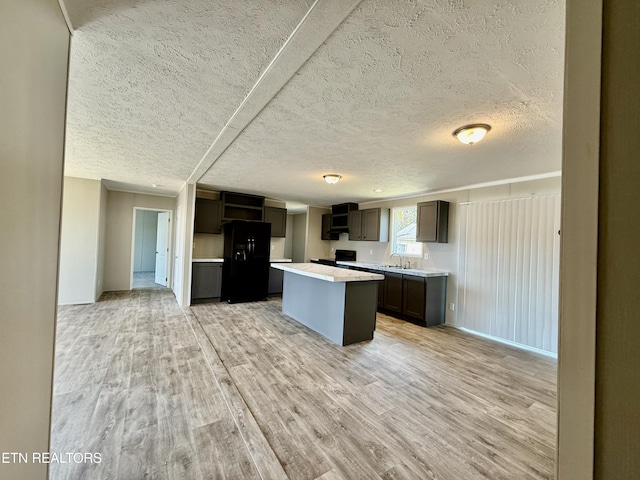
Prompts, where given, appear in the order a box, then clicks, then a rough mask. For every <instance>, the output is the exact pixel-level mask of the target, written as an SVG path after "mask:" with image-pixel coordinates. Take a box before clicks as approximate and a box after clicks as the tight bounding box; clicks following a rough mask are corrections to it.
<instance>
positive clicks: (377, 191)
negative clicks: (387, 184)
mask: <svg viewBox="0 0 640 480" xmlns="http://www.w3.org/2000/svg"><path fill="white" fill-rule="evenodd" d="M374 192H376V193H381V192H382V190H381V189H379V188H376V189H375V190H374Z"/></svg>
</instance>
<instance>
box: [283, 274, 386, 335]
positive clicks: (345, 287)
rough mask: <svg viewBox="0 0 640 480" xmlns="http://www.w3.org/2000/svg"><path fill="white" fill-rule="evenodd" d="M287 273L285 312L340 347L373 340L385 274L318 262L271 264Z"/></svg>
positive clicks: (285, 280)
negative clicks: (379, 284) (380, 291)
mask: <svg viewBox="0 0 640 480" xmlns="http://www.w3.org/2000/svg"><path fill="white" fill-rule="evenodd" d="M271 267H272V268H277V269H279V270H283V271H284V283H283V292H282V313H284V314H285V315H287V316H289V317H291V318H293V319H294V320H297V321H298V322H300V323H302V324H303V325H306V326H307V327H309V328H310V329H312V330H314V331H316V332H318V333H319V334H321V335H323V336H325V337H326V338H328V339H329V340H331V341H332V342H334V343H337V344H338V345H343V346H344V345H350V344H352V343H357V342H362V341H365V340H371V339H372V338H373V331H374V330H375V327H376V309H377V303H378V300H377V298H378V282H379V281H383V280H384V275H380V274H377V273H369V272H359V271H355V270H347V269H345V268H338V267H330V266H327V265H318V264H315V263H290V264H285V263H272V264H271Z"/></svg>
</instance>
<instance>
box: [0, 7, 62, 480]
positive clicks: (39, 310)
mask: <svg viewBox="0 0 640 480" xmlns="http://www.w3.org/2000/svg"><path fill="white" fill-rule="evenodd" d="M68 51H69V31H68V29H67V27H66V24H65V22H64V18H63V16H62V13H61V12H60V7H59V6H58V2H57V1H56V0H29V1H18V2H12V1H6V0H5V1H2V2H0V72H2V73H0V105H1V113H0V172H1V173H0V204H1V205H2V207H3V208H2V209H0V224H1V225H2V227H1V228H0V245H2V249H0V263H1V264H2V271H3V275H2V276H1V277H0V305H1V306H2V317H1V318H2V335H0V379H2V387H1V393H0V452H47V451H48V450H49V425H50V408H51V389H52V370H53V347H54V332H55V318H56V303H57V291H56V283H57V273H58V247H59V239H60V217H61V201H62V176H63V173H62V170H63V155H64V129H65V108H66V87H67V65H68ZM46 476H47V466H46V465H44V464H37V463H36V464H34V463H29V464H0V477H2V478H3V479H4V478H6V479H20V480H35V479H41V480H42V479H44V478H46Z"/></svg>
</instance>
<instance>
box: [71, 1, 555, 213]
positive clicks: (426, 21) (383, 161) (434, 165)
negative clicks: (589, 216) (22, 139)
mask: <svg viewBox="0 0 640 480" xmlns="http://www.w3.org/2000/svg"><path fill="white" fill-rule="evenodd" d="M318 3H319V4H322V3H325V4H327V5H328V6H329V7H331V1H330V0H324V1H323V0H321V1H320V2H318ZM351 3H353V5H356V4H358V3H359V5H357V7H356V8H355V10H353V11H351V8H352V7H349V8H348V9H347V10H345V13H344V16H345V17H346V18H345V19H344V21H343V22H342V23H341V24H340V25H339V26H338V27H337V28H336V29H335V31H333V33H331V32H330V31H326V35H329V34H330V36H329V37H328V38H326V39H325V40H324V42H322V41H321V40H322V39H323V38H324V37H323V36H322V35H324V33H322V32H320V33H319V31H320V30H321V29H322V28H324V29H325V30H326V29H331V30H333V28H335V25H338V23H339V22H337V23H335V25H332V26H329V25H327V24H321V20H314V19H313V18H311V19H307V21H306V23H305V22H303V23H302V24H300V25H299V26H298V29H297V30H296V35H295V36H293V37H294V38H291V39H290V42H289V45H288V55H289V56H290V57H293V56H295V54H296V53H298V57H300V58H298V59H297V60H296V61H297V62H298V63H299V64H300V65H302V67H301V68H299V69H298V65H297V64H296V63H295V61H289V62H281V63H282V64H283V65H282V66H281V65H280V64H278V63H275V64H274V65H271V66H270V69H269V71H268V72H267V73H266V74H265V75H264V76H263V77H264V78H275V77H278V76H279V77H280V80H279V81H281V84H282V85H284V87H282V88H281V89H280V86H279V85H278V84H277V82H276V83H273V82H272V86H271V89H272V93H269V96H268V98H266V100H265V99H263V103H264V104H266V103H267V102H268V100H269V99H270V98H271V97H272V96H273V94H275V93H276V92H277V94H276V95H275V97H273V98H272V99H271V101H270V102H269V103H268V104H267V106H266V107H265V108H264V109H262V106H263V105H262V104H257V105H258V106H257V107H256V108H257V109H256V110H255V112H256V113H257V112H258V111H259V112H260V113H259V114H258V115H257V116H255V118H253V116H254V115H255V113H251V115H250V116H247V117H246V121H245V122H244V123H241V124H238V125H236V126H237V131H236V132H235V133H234V134H233V135H231V136H229V138H228V139H227V141H225V142H222V140H224V138H223V137H224V135H221V136H220V137H218V135H219V134H220V132H221V130H222V129H223V127H225V125H227V126H230V125H233V124H234V122H233V121H230V120H231V119H232V116H233V118H234V119H237V118H239V117H241V115H238V112H241V111H242V109H243V108H245V110H246V109H247V108H248V107H247V105H249V104H250V103H251V102H249V101H247V99H249V98H250V97H247V94H248V93H249V91H250V90H251V89H252V87H254V85H255V84H256V81H257V80H258V78H259V77H260V75H261V73H262V72H264V71H265V69H266V68H267V66H268V65H269V64H270V62H271V60H272V59H273V58H274V56H275V55H276V54H277V53H278V51H279V50H280V48H281V47H282V45H283V44H284V42H285V41H286V40H287V38H288V37H289V36H290V35H291V33H292V32H293V31H294V29H296V26H297V25H298V23H299V22H300V21H301V20H302V19H303V17H305V14H306V13H307V10H308V7H309V4H310V2H303V1H298V2H293V1H276V0H271V1H263V0H260V1H253V2H239V1H238V2H234V1H226V2H224V1H204V0H201V1H191V2H182V1H177V0H176V1H159V0H158V1H151V0H149V1H147V2H140V1H139V2H132V1H130V0H129V1H123V0H121V1H114V0H112V1H110V2H106V1H104V0H103V1H101V2H94V3H87V2H86V1H80V0H73V1H71V0H65V4H66V6H67V9H68V10H69V14H70V17H71V20H72V23H73V24H74V26H75V27H76V28H79V30H78V31H76V32H75V35H74V38H73V42H72V63H71V74H70V87H69V113H68V144H67V168H66V174H67V175H72V176H80V177H89V178H105V179H109V180H111V181H113V182H114V183H116V182H120V183H122V184H128V185H131V187H130V188H135V185H139V186H140V188H141V189H143V188H146V187H148V186H149V185H150V184H152V183H156V184H161V185H163V186H164V187H162V188H163V189H164V191H166V192H167V193H175V192H176V191H177V189H179V188H180V186H181V185H182V183H183V182H184V181H185V180H187V179H188V178H189V177H192V179H195V180H198V179H199V180H200V183H203V184H205V185H208V186H210V187H212V188H216V189H227V190H237V191H245V192H253V193H262V194H265V195H267V196H269V197H273V198H279V199H284V200H293V201H298V202H303V203H309V204H316V205H329V204H332V203H338V202H342V201H364V200H370V199H373V198H384V197H395V196H401V195H409V194H412V193H421V192H425V191H428V190H432V189H439V188H450V187H456V186H463V185H469V184H476V183H482V182H489V181H495V180H500V179H508V178H514V177H520V176H528V175H536V174H543V173H548V172H552V171H557V170H559V169H560V162H561V121H562V78H563V56H564V53H563V45H564V3H563V2H562V1H559V0H558V1H554V0H550V1H526V0H512V1H509V2H505V1H495V0H493V1H489V0H464V1H462V0H449V1H436V2H434V1H406V0H402V1H400V0H396V1H393V0H364V1H362V2H357V1H356V2H351ZM317 8H319V7H317V6H316V9H317ZM334 10H335V9H334ZM349 12H351V13H349ZM317 16H318V17H323V18H324V17H325V16H326V15H317ZM325 23H326V22H325ZM321 27H322V28H321ZM312 37H313V38H314V40H313V41H318V39H320V43H319V45H320V47H319V48H317V50H315V48H316V47H315V46H314V47H313V49H314V50H315V52H312V51H309V45H313V43H312V42H311V40H309V39H311V38H312ZM305 49H306V50H305ZM285 53H287V52H285ZM283 56H284V55H283ZM306 57H309V58H308V59H306ZM305 59H306V62H304V60H305ZM296 70H297V71H296ZM269 75H270V76H271V77H269ZM289 77H291V78H290V79H289ZM287 80H288V82H287ZM263 83H266V82H263ZM285 83H286V84H285ZM273 85H277V88H274V87H273ZM278 90H279V91H278ZM256 92H258V93H259V92H267V93H268V92H269V90H268V89H267V88H265V87H264V86H263V85H261V84H258V85H256V86H255V88H254V90H253V92H252V93H254V94H255V93H256ZM254 96H259V95H254ZM263 97H264V94H263ZM243 101H244V103H243ZM238 107H241V108H240V109H239V108H238ZM259 109H262V110H261V111H260V110H259ZM234 114H235V116H234ZM470 122H483V123H489V124H491V125H492V127H493V128H492V130H491V132H490V133H489V134H488V135H487V137H486V139H485V140H484V141H483V142H481V143H479V144H477V145H473V146H468V145H462V144H460V143H459V142H457V140H455V139H454V138H453V137H452V136H451V132H452V131H453V130H454V129H455V128H456V127H458V126H460V125H463V124H465V123H470ZM238 133H239V135H238ZM236 135H237V137H236ZM217 137H218V138H217ZM212 143H213V144H214V146H216V145H218V146H219V148H217V149H215V148H212V149H211V150H210V151H209V152H208V153H207V150H208V149H209V147H210V146H211V144H212ZM212 152H213V153H212ZM199 163H200V166H199V167H198V164H199ZM209 166H210V168H209V170H208V171H207V173H206V174H205V175H204V176H203V177H202V178H200V175H201V173H202V172H204V171H206V169H207V167H209ZM333 172H335V173H339V174H341V175H343V180H342V181H341V182H340V183H338V184H337V185H331V186H330V185H327V184H325V183H324V182H322V174H324V173H333ZM194 174H195V177H196V178H193V177H194ZM375 188H381V189H383V192H382V193H379V194H376V193H374V192H373V189H375Z"/></svg>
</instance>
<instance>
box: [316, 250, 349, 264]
mask: <svg viewBox="0 0 640 480" xmlns="http://www.w3.org/2000/svg"><path fill="white" fill-rule="evenodd" d="M355 261H356V251H355V250H336V256H335V258H318V259H317V260H312V262H313V263H321V264H322V265H329V266H332V267H335V266H336V262H355Z"/></svg>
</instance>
